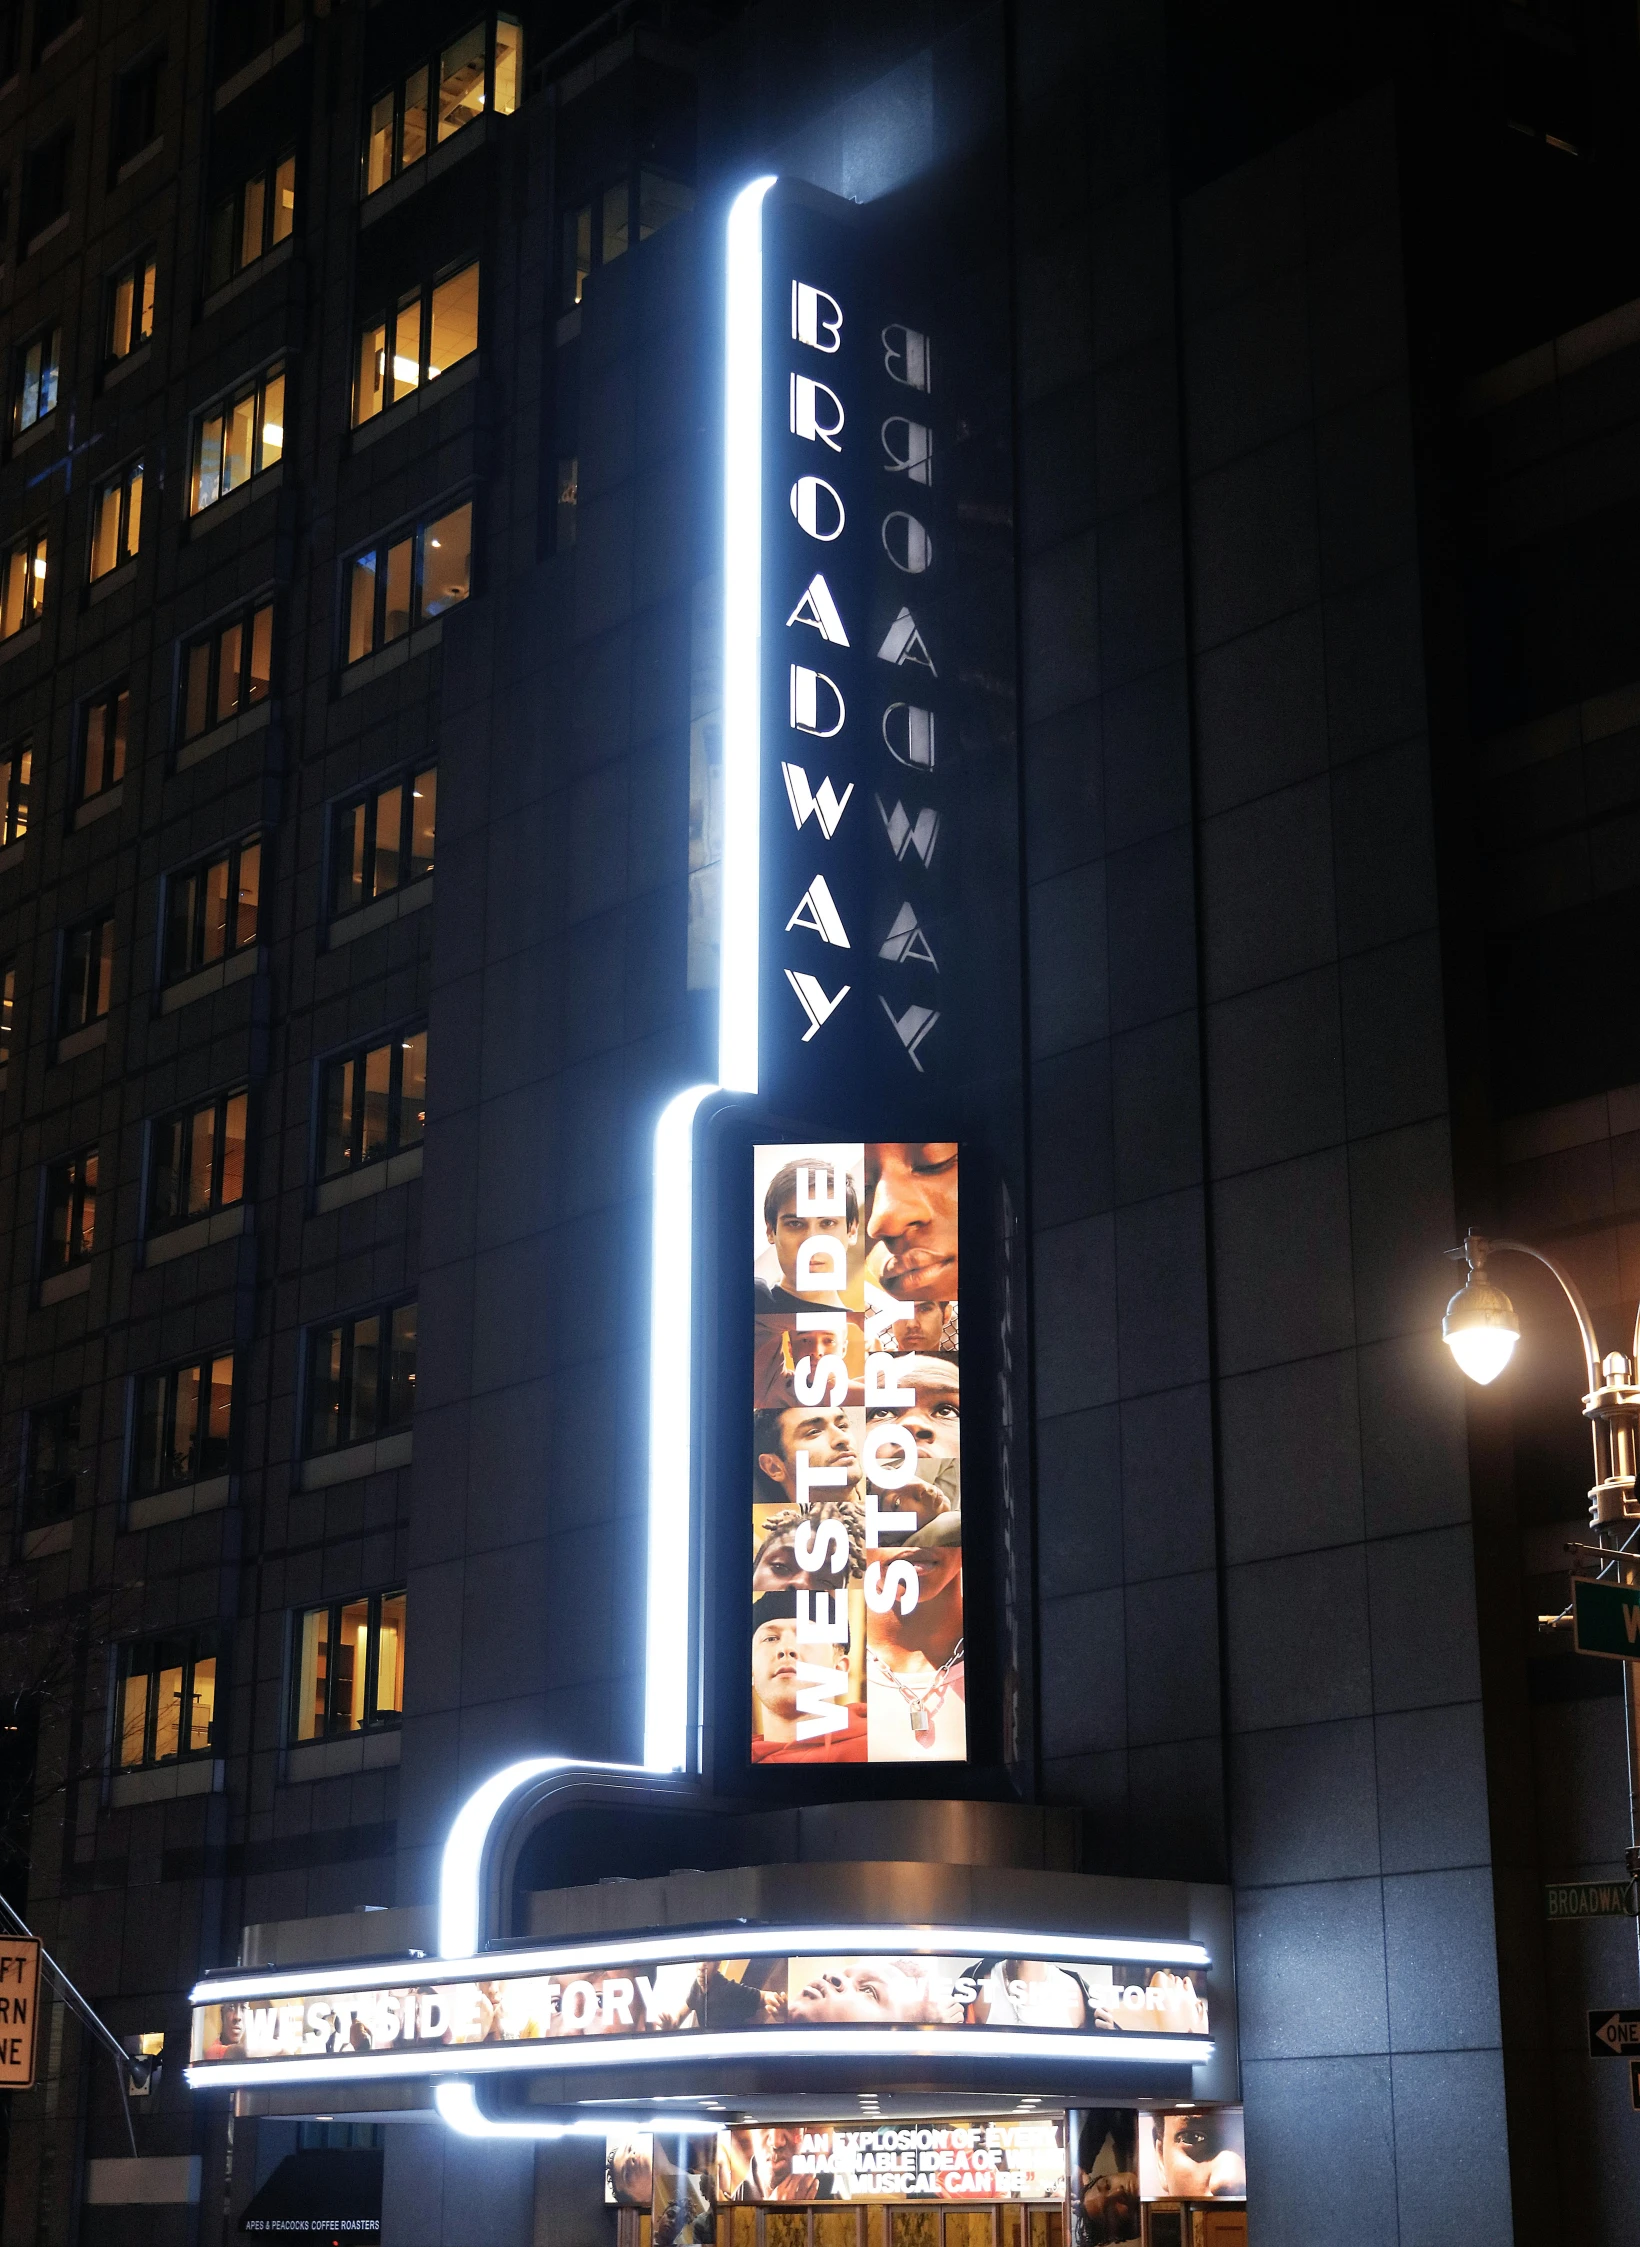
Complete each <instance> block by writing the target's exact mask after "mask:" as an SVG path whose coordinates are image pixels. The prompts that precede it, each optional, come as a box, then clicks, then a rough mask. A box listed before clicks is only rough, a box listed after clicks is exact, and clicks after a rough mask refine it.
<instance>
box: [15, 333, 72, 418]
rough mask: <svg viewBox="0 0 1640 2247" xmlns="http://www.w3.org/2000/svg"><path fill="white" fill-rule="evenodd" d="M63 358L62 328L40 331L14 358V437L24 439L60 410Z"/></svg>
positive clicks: (20, 345) (22, 345)
mask: <svg viewBox="0 0 1640 2247" xmlns="http://www.w3.org/2000/svg"><path fill="white" fill-rule="evenodd" d="M62 355H63V331H62V329H61V328H60V327H50V328H41V329H39V330H38V332H37V333H36V334H34V335H31V336H30V337H29V338H28V340H27V341H26V342H25V343H20V344H19V345H18V346H17V349H16V351H15V352H14V353H13V354H12V372H11V433H12V435H13V436H14V437H20V436H22V434H23V432H24V430H25V429H32V428H33V427H34V424H35V423H36V422H37V421H44V419H45V417H46V415H47V414H49V413H54V412H55V411H56V407H57V372H58V367H59V365H60V363H61V360H62Z"/></svg>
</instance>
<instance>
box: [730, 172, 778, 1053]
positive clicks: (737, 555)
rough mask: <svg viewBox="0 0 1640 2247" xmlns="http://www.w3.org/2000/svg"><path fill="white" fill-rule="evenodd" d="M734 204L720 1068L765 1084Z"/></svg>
mask: <svg viewBox="0 0 1640 2247" xmlns="http://www.w3.org/2000/svg"><path fill="white" fill-rule="evenodd" d="M773 185H774V176H773V174H772V173H771V174H770V175H768V176H767V177H766V178H763V179H754V180H753V181H751V182H750V184H749V185H748V186H746V187H743V188H742V189H741V191H740V193H739V194H738V195H737V196H736V197H735V199H734V202H733V203H732V204H731V205H730V208H729V227H728V237H727V242H726V245H725V251H726V255H725V284H726V286H725V321H724V338H723V346H724V353H723V363H724V397H723V408H724V417H723V862H722V882H723V940H722V948H721V952H720V955H719V958H720V966H719V970H718V976H719V981H718V1080H719V1082H720V1083H721V1084H722V1085H723V1086H724V1087H725V1088H726V1090H728V1091H730V1092H756V1090H757V999H758V917H759V916H758V895H759V824H758V823H759V820H760V817H761V808H760V807H761V785H760V784H761V777H762V773H761V766H762V738H761V734H762V729H761V724H760V695H761V684H762V682H761V668H762V666H761V648H760V632H761V619H762V603H763V436H762V430H763V198H764V197H765V196H766V195H767V194H768V192H769V190H770V188H771V187H773Z"/></svg>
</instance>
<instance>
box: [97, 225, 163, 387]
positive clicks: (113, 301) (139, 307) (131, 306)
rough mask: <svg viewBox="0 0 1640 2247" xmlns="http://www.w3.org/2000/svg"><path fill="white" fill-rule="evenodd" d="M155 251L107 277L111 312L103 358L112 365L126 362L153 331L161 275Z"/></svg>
mask: <svg viewBox="0 0 1640 2247" xmlns="http://www.w3.org/2000/svg"><path fill="white" fill-rule="evenodd" d="M158 270H159V269H158V266H157V264H156V263H155V259H154V253H153V251H152V250H144V251H143V253H142V255H141V256H140V257H137V258H133V259H132V260H131V261H130V263H129V264H127V265H122V266H121V267H120V268H119V270H118V272H117V273H111V274H110V275H109V277H108V311H107V317H106V319H105V322H104V325H103V357H104V358H105V359H106V360H107V361H108V363H109V364H110V365H113V364H114V363H115V362H116V361H118V360H120V359H125V358H128V357H129V356H130V354H131V353H132V352H133V351H135V350H136V349H137V348H138V346H139V345H140V344H144V343H146V342H147V341H148V339H149V337H150V336H151V335H152V334H153V332H154V285H155V281H156V278H157V275H158Z"/></svg>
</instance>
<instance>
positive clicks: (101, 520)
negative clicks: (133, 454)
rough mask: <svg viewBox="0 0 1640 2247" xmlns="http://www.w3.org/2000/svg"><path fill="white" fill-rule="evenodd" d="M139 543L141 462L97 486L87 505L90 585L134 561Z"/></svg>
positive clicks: (140, 539) (125, 468)
mask: <svg viewBox="0 0 1640 2247" xmlns="http://www.w3.org/2000/svg"><path fill="white" fill-rule="evenodd" d="M141 541H142V462H141V461H140V460H133V461H131V462H130V463H129V464H128V465H127V466H126V467H124V468H122V469H121V470H120V472H119V474H118V475H117V476H110V477H109V479H108V481H107V482H106V483H104V484H99V485H98V487H97V490H96V494H95V496H94V498H93V499H92V502H91V576H92V579H93V581H95V580H96V579H97V578H99V577H106V576H107V575H108V573H109V571H110V570H117V569H118V568H119V566H120V564H121V563H122V562H131V561H135V559H136V554H137V548H138V546H139V545H140V544H141Z"/></svg>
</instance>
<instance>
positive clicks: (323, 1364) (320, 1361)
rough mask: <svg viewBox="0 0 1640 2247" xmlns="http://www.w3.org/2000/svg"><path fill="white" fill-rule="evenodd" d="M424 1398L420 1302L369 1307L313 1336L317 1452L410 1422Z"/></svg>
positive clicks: (311, 1428) (312, 1435)
mask: <svg viewBox="0 0 1640 2247" xmlns="http://www.w3.org/2000/svg"><path fill="white" fill-rule="evenodd" d="M415 1402H416V1306H415V1304H414V1303H400V1304H399V1305H398V1306H397V1307H396V1308H395V1309H391V1310H380V1311H363V1312H361V1313H360V1314H359V1315H358V1317H356V1318H350V1319H343V1320H341V1321H340V1322H339V1323H338V1324H337V1325H335V1326H322V1327H319V1328H316V1329H315V1330H314V1332H312V1333H311V1334H310V1335H309V1336H308V1430H307V1448H308V1453H309V1455H310V1456H317V1455H318V1454H321V1453H324V1452H329V1451H345V1450H347V1449H348V1447H349V1446H350V1445H352V1444H356V1443H374V1442H375V1441H376V1439H377V1438H378V1437H379V1436H387V1435H395V1434H397V1433H398V1432H399V1431H400V1430H402V1429H404V1428H408V1427H409V1425H410V1417H411V1414H412V1412H413V1411H414V1409H415Z"/></svg>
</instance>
